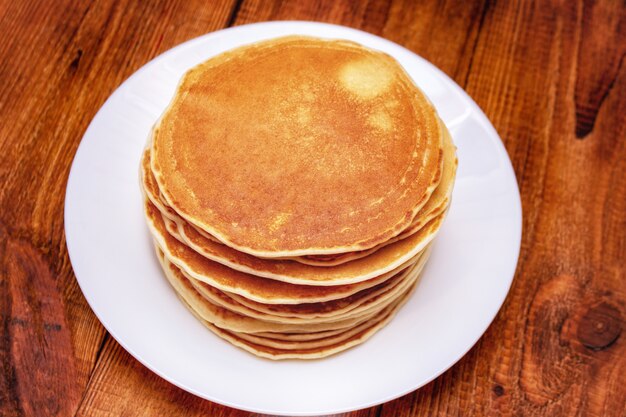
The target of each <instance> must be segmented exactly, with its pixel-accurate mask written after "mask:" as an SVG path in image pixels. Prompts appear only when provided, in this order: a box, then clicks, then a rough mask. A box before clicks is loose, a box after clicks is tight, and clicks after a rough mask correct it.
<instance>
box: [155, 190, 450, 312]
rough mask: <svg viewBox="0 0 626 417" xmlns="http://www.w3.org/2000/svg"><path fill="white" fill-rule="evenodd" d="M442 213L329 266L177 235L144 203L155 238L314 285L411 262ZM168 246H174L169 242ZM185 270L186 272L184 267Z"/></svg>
mask: <svg viewBox="0 0 626 417" xmlns="http://www.w3.org/2000/svg"><path fill="white" fill-rule="evenodd" d="M444 215H445V213H444V214H441V215H440V216H438V217H436V218H434V219H433V220H431V221H430V222H428V223H427V224H426V225H425V226H424V227H422V228H421V229H420V230H419V231H418V232H416V233H414V234H413V235H411V236H409V237H407V238H406V239H404V240H401V241H398V242H395V243H394V244H391V245H387V246H385V247H383V248H381V249H380V250H378V251H376V252H375V253H373V254H371V255H370V256H368V257H366V258H361V259H356V260H354V261H351V262H347V263H343V264H341V265H336V266H332V267H317V266H311V265H305V264H302V263H300V262H296V261H291V260H274V259H263V258H256V257H254V256H251V255H248V254H245V253H242V252H238V251H236V250H234V249H232V248H230V247H228V246H226V245H223V244H220V243H217V242H214V241H212V240H210V239H206V238H205V237H204V236H202V235H201V234H199V233H197V232H196V231H195V230H194V229H193V228H192V227H188V226H187V227H185V224H178V225H177V226H178V228H177V230H178V234H176V232H175V231H174V230H173V229H172V228H167V223H166V220H165V219H164V217H163V216H161V213H160V212H159V210H158V209H157V208H156V206H154V205H153V204H152V203H151V202H150V201H147V202H146V216H147V219H148V225H149V227H150V228H151V230H152V234H153V235H154V236H155V239H157V240H164V239H167V236H166V235H170V236H171V235H174V236H175V237H177V238H180V240H181V241H182V242H183V244H184V245H183V246H185V250H187V249H188V248H191V249H192V250H193V251H195V252H197V253H198V254H200V255H201V256H202V257H203V258H206V261H213V263H218V264H222V265H224V266H228V267H229V268H232V269H234V270H236V271H239V272H245V273H248V274H252V275H256V276H259V277H265V278H270V279H273V280H278V281H283V282H286V283H291V284H302V285H316V286H337V285H342V284H353V283H358V282H361V281H368V280H372V279H375V278H378V277H380V276H382V275H385V274H388V273H389V272H390V271H394V270H397V269H398V268H400V267H402V266H403V265H406V264H407V263H410V262H412V261H413V260H414V259H415V257H416V256H417V255H419V253H421V252H422V251H423V250H424V248H425V247H426V246H427V245H428V244H429V243H430V242H431V241H432V239H433V238H434V237H435V235H436V233H437V231H438V230H439V228H440V226H441V224H442V221H443V217H444ZM170 226H171V225H170ZM166 230H169V232H168V231H166ZM159 244H160V246H162V247H163V245H166V243H165V242H160V243H159ZM168 246H170V245H168ZM171 246H177V245H176V243H172V245H171ZM185 255H187V254H185ZM185 270H187V271H188V269H187V268H185ZM285 304H286V303H285Z"/></svg>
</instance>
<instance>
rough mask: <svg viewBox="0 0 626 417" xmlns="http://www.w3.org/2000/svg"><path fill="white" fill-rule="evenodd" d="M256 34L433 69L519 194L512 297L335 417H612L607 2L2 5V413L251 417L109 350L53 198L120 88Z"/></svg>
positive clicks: (613, 49)
mask: <svg viewBox="0 0 626 417" xmlns="http://www.w3.org/2000/svg"><path fill="white" fill-rule="evenodd" d="M468 3H471V4H468ZM270 19H282V20H284V19H303V20H320V21H326V22H331V23H339V24H343V25H348V26H352V27H356V28H362V29H364V30H367V31H370V32H373V33H376V34H379V35H382V36H384V37H386V38H388V39H390V40H393V41H396V42H398V43H400V44H402V45H404V46H406V47H408V48H410V49H412V50H413V51H415V52H417V53H419V54H420V55H422V56H424V57H425V58H427V59H429V60H430V61H431V62H433V63H434V64H436V65H437V66H439V67H440V68H442V69H443V70H444V71H445V72H447V73H448V74H449V75H450V76H452V77H453V78H454V79H455V80H456V81H457V82H458V83H459V84H461V85H462V86H463V87H464V88H466V89H467V91H468V92H469V93H470V95H472V97H473V98H474V99H475V100H476V101H477V102H478V104H479V105H480V106H481V107H482V108H483V109H484V110H485V112H486V113H487V115H488V116H489V117H490V119H491V120H492V121H493V123H494V125H495V127H496V128H497V130H498V131H499V133H500V134H501V136H502V138H503V140H504V142H505V145H506V147H507V150H508V152H509V154H510V155H511V158H512V160H513V164H514V167H515V170H516V173H517V175H518V181H519V185H520V189H521V192H522V203H523V207H524V216H525V217H524V238H523V244H522V254H521V258H520V264H519V266H518V271H517V276H516V280H515V282H514V285H513V287H512V289H511V293H510V295H509V297H508V299H507V302H506V303H505V306H504V308H503V309H502V311H501V312H500V314H499V315H498V318H497V319H496V321H495V322H494V323H493V324H492V326H491V327H490V328H489V330H488V332H487V333H486V335H485V336H484V337H483V338H482V339H481V340H480V341H479V343H478V344H477V345H476V346H475V347H474V348H473V349H472V350H471V351H470V352H469V354H468V355H467V356H465V357H464V358H463V359H462V360H461V361H460V362H459V363H458V364H457V365H455V366H454V367H453V368H452V369H450V370H449V371H448V372H447V373H446V374H444V375H443V376H442V377H441V378H438V379H437V380H435V381H434V382H432V383H431V384H429V385H427V386H426V387H424V388H423V389H421V390H419V391H417V392H415V393H412V394H409V395H407V396H405V397H403V398H401V399H398V400H396V401H393V402H390V403H388V404H385V405H384V406H383V407H374V408H372V409H369V410H364V411H361V412H356V413H349V414H346V415H352V416H373V415H383V416H396V415H397V416H422V415H423V416H431V415H489V414H492V415H549V416H560V415H563V416H566V415H585V416H587V415H589V416H600V415H607V416H620V415H623V413H624V411H625V410H626V402H625V401H626V391H625V388H624V384H623V381H624V377H623V375H624V373H625V370H626V369H625V368H626V343H625V342H624V338H623V335H622V331H623V327H624V317H625V316H626V312H625V309H626V294H625V292H626V289H625V287H624V277H625V276H626V270H625V269H626V268H625V267H624V262H623V259H626V241H625V233H624V230H626V224H625V223H626V216H624V213H626V181H625V179H624V177H625V176H624V173H625V172H626V167H625V164H626V163H625V161H626V149H625V147H626V145H625V143H624V140H623V138H624V137H626V117H625V115H624V112H623V109H624V108H626V74H625V73H626V69H624V56H625V53H626V43H625V42H623V41H621V39H623V34H624V33H625V31H626V8H625V7H624V5H623V4H620V3H619V2H612V1H610V0H606V1H597V2H562V1H561V2H560V1H549V2H542V3H541V4H534V3H531V2H527V1H519V2H499V3H496V4H492V3H491V2H463V1H456V0H447V1H434V0H433V1H426V2H412V1H367V2H350V1H338V2H330V1H324V2H313V1H293V0H289V1H266V0H250V1H243V2H241V1H237V2H234V1H220V2H212V3H204V2H199V1H189V2H177V3H172V2H130V1H121V2H113V1H108V0H104V1H98V2H94V3H86V2H71V1H64V2H43V1H39V2H38V1H23V2H9V1H4V2H1V3H0V34H2V35H3V39H2V40H3V41H2V42H0V58H1V59H0V81H2V82H1V83H0V120H2V121H3V122H4V123H1V124H0V204H1V205H0V207H2V209H1V210H0V289H1V291H2V292H1V293H0V318H1V320H2V321H1V323H2V327H3V329H2V330H3V333H2V334H3V336H2V338H0V360H1V363H2V365H3V368H2V373H1V375H0V414H2V415H3V416H4V415H7V416H13V415H16V416H21V415H71V414H74V413H75V412H76V413H77V414H79V415H120V414H121V415H129V416H130V415H180V414H185V415H187V414H188V415H200V414H203V415H207V414H208V415H217V416H226V415H228V416H231V415H232V416H238V415H248V413H244V412H239V411H235V410H232V409H229V408H227V407H222V406H219V405H216V404H213V403H210V402H207V401H204V400H201V399H199V398H196V397H194V396H192V395H190V394H187V393H185V392H184V391H182V390H180V389H178V388H176V387H174V386H172V385H170V384H169V383H167V382H165V381H164V380H162V379H160V378H159V377H158V376H156V375H155V374H153V373H151V372H150V371H148V370H147V369H145V368H144V367H143V366H142V365H140V364H139V363H138V362H136V361H135V360H133V359H132V358H131V357H130V355H128V354H127V353H126V352H125V351H123V349H122V348H121V347H120V346H119V345H118V344H117V343H116V342H115V341H113V340H112V339H111V338H110V337H105V331H104V330H103V328H102V326H101V325H100V324H99V323H98V321H97V319H96V318H95V317H94V315H93V313H92V312H91V310H90V309H89V307H88V306H87V304H86V302H85V300H84V298H83V296H82V294H81V293H80V290H79V288H78V286H77V284H76V281H75V279H74V277H73V274H72V271H71V266H70V264H69V260H68V258H67V254H66V248H65V243H64V237H63V223H62V211H63V195H64V193H63V190H64V188H65V184H66V177H67V173H68V171H69V166H70V164H71V159H72V157H73V154H74V151H75V149H76V147H77V145H78V143H79V141H80V138H81V136H82V133H83V132H84V130H85V129H86V127H87V125H88V123H89V121H90V120H91V118H92V117H93V115H94V114H95V112H96V111H97V109H98V108H99V107H100V106H101V105H102V103H103V102H104V100H105V99H106V98H107V97H108V95H109V94H110V93H111V92H112V91H113V90H114V89H115V88H116V87H117V86H118V85H119V84H120V83H121V82H122V81H123V80H124V79H125V78H126V77H128V76H129V75H130V74H132V72H134V71H135V70H136V69H138V68H139V67H140V66H141V65H143V64H144V63H145V62H147V61H148V60H149V59H151V58H152V57H154V56H155V55H157V54H159V53H161V52H163V51H165V50H167V49H169V48H170V47H172V46H174V45H176V44H178V43H180V42H182V41H184V40H187V39H189V38H191V37H195V36H199V35H201V34H203V33H205V32H209V31H213V30H216V29H219V28H221V27H224V26H226V25H230V24H244V23H250V22H255V21H262V20H270ZM7 34H10V35H7ZM6 121H9V122H8V123H7V122H6Z"/></svg>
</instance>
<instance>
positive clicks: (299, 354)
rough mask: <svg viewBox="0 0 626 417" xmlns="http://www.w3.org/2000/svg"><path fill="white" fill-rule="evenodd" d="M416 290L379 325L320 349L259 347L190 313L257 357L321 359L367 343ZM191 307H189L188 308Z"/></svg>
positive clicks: (392, 308)
mask: <svg viewBox="0 0 626 417" xmlns="http://www.w3.org/2000/svg"><path fill="white" fill-rule="evenodd" d="M414 289H415V287H413V288H411V289H410V290H409V291H408V292H407V293H406V294H405V295H404V296H403V297H402V298H401V299H400V300H398V302H397V303H396V304H395V305H393V306H390V310H389V312H388V314H387V315H386V316H385V317H384V318H383V319H382V320H381V321H379V322H378V323H376V324H375V325H374V326H372V327H369V328H367V329H365V330H363V331H361V332H360V333H357V334H355V335H351V336H350V337H348V338H347V339H345V340H343V341H341V342H338V343H335V344H331V345H325V346H319V347H314V348H309V349H289V350H286V349H278V348H274V347H269V346H262V345H259V344H257V343H253V342H250V341H247V340H244V339H242V338H241V337H240V336H239V335H238V334H236V333H233V332H229V331H226V330H223V329H220V328H219V327H217V326H215V325H213V324H211V323H210V322H207V321H206V320H202V319H201V318H200V317H198V315H197V314H196V313H195V312H194V311H193V309H190V311H191V312H192V314H194V315H195V316H196V317H197V318H199V319H200V321H201V322H202V323H203V324H204V325H205V326H206V327H207V328H209V330H211V331H212V332H213V333H215V334H216V335H218V336H219V337H221V338H223V339H225V340H227V341H228V342H230V343H232V344H233V345H235V346H237V347H240V348H241V349H243V350H246V351H248V352H250V353H252V354H254V355H256V356H259V357H262V358H266V359H273V360H281V359H321V358H324V357H327V356H330V355H334V354H337V353H339V352H342V351H344V350H346V349H349V348H351V347H354V346H356V345H359V344H361V343H363V342H365V341H366V340H367V339H369V338H370V337H372V336H373V335H374V334H375V333H376V332H377V331H379V330H380V329H382V328H383V327H384V326H386V325H387V324H388V323H389V322H390V321H391V319H392V318H393V317H394V316H395V315H396V314H397V312H398V311H399V310H400V308H401V307H402V306H403V305H404V304H405V303H406V302H407V301H408V299H409V297H410V295H411V293H412V291H413V290H414ZM188 307H189V306H188Z"/></svg>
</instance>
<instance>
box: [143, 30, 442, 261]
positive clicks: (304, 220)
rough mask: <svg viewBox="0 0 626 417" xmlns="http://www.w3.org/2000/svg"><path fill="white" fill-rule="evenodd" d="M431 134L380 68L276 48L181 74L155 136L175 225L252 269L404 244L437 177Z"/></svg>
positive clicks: (437, 139) (406, 83) (345, 53)
mask: <svg viewBox="0 0 626 417" xmlns="http://www.w3.org/2000/svg"><path fill="white" fill-rule="evenodd" d="M441 137H442V132H441V128H440V126H439V124H438V122H437V115H436V113H435V111H434V109H433V107H432V105H431V104H430V103H429V102H428V100H427V99H426V97H425V96H424V95H423V93H422V92H421V91H420V90H419V89H418V88H417V87H416V86H415V85H414V84H413V82H412V81H411V79H410V78H409V77H408V75H407V74H406V73H405V72H404V70H403V69H402V67H401V66H400V65H399V64H398V63H397V62H396V61H395V60H393V59H392V58H391V57H389V56H387V55H385V54H383V53H380V52H376V51H372V50H369V49H366V48H364V47H362V46H360V45H358V44H355V43H351V42H346V41H328V40H321V39H316V38H306V37H287V38H279V39H273V40H270V41H265V42H261V43H257V44H253V45H250V46H246V47H242V48H238V49H235V50H232V51H230V52H227V53H225V54H222V55H219V56H217V57H215V58H212V59H210V60H209V61H207V62H205V63H203V64H200V65H198V66H196V67H194V68H193V69H191V70H190V71H189V72H188V73H187V74H186V75H185V76H184V77H183V80H182V81H181V84H180V86H179V88H178V91H177V93H176V95H175V97H174V99H173V101H172V103H171V104H170V106H169V108H168V109H167V110H166V112H165V113H164V115H163V116H162V118H161V120H160V121H159V123H158V124H157V126H156V127H155V129H154V132H153V140H152V158H151V162H152V171H153V173H154V175H155V178H156V180H157V182H158V185H159V188H160V190H161V192H162V194H163V197H164V198H165V199H166V200H167V202H168V204H169V205H170V206H171V207H172V208H173V209H174V210H175V211H176V212H177V213H178V214H179V215H180V216H182V217H183V218H184V219H186V220H187V221H188V222H190V223H192V224H194V225H195V226H196V227H198V228H200V229H202V230H204V231H206V232H207V233H209V234H211V235H212V236H214V237H215V238H217V239H218V240H220V241H221V242H223V243H225V244H226V245H228V246H231V247H233V248H235V249H237V250H239V251H241V252H246V253H249V254H251V255H255V256H262V257H285V256H302V255H321V254H336V253H344V252H350V251H358V250H364V249H368V248H371V247H374V246H376V245H378V244H380V243H382V242H384V241H386V240H388V239H390V238H392V237H394V236H396V235H398V234H399V233H401V232H402V231H403V230H404V229H406V227H407V226H409V225H410V224H411V222H412V220H413V218H414V216H415V215H416V213H417V212H418V211H419V209H420V208H421V207H422V206H423V205H424V204H425V203H426V201H427V200H428V198H429V196H430V195H431V193H432V191H433V190H434V189H435V188H436V186H437V184H438V183H439V180H440V178H441V164H442V149H441V148H442V139H441Z"/></svg>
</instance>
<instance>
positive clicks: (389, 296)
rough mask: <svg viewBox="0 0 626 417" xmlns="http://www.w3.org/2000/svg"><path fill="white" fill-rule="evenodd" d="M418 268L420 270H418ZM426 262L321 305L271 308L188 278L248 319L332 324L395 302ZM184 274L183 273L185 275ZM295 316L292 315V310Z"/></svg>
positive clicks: (214, 299)
mask: <svg viewBox="0 0 626 417" xmlns="http://www.w3.org/2000/svg"><path fill="white" fill-rule="evenodd" d="M418 266H419V267H418ZM422 267H423V263H421V262H420V264H419V265H418V264H416V265H414V266H412V267H410V268H407V270H406V271H404V272H402V273H400V274H399V276H396V277H393V278H391V279H389V280H388V281H387V282H384V283H381V284H379V285H377V286H374V287H372V288H368V289H366V290H363V291H359V292H358V293H356V294H353V295H351V296H348V297H346V298H342V299H339V300H332V301H326V302H321V303H304V304H295V305H294V304H289V305H281V304H279V305H275V304H274V305H272V304H267V305H266V304H261V303H254V302H250V301H249V300H247V299H246V298H245V297H241V296H237V295H236V294H232V295H228V294H226V293H224V292H222V291H219V290H217V289H216V288H214V287H211V286H210V285H208V284H206V283H203V282H199V281H196V280H194V279H192V278H189V277H188V276H186V278H187V279H189V281H190V282H191V284H192V285H193V286H194V288H195V289H196V290H197V291H198V293H200V294H201V295H202V296H203V297H204V298H206V299H207V300H208V301H210V302H212V303H214V304H217V305H219V306H220V307H223V308H225V309H228V310H230V311H233V312H235V313H238V314H242V315H245V316H248V317H252V318H256V319H259V320H263V321H269V322H276V323H292V324H303V323H330V322H336V321H340V320H345V319H351V318H357V317H362V316H366V315H369V314H371V313H373V312H375V311H378V310H380V309H382V308H385V307H386V306H387V305H389V304H391V303H392V302H394V300H395V299H396V298H397V296H398V295H399V294H402V293H404V292H405V290H406V289H407V288H408V287H410V286H411V285H413V284H414V283H415V281H416V280H417V277H418V275H419V273H420V272H421V270H422ZM181 272H182V271H181ZM183 275H185V274H184V272H183ZM294 310H295V311H296V313H295V314H291V312H292V311H294Z"/></svg>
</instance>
